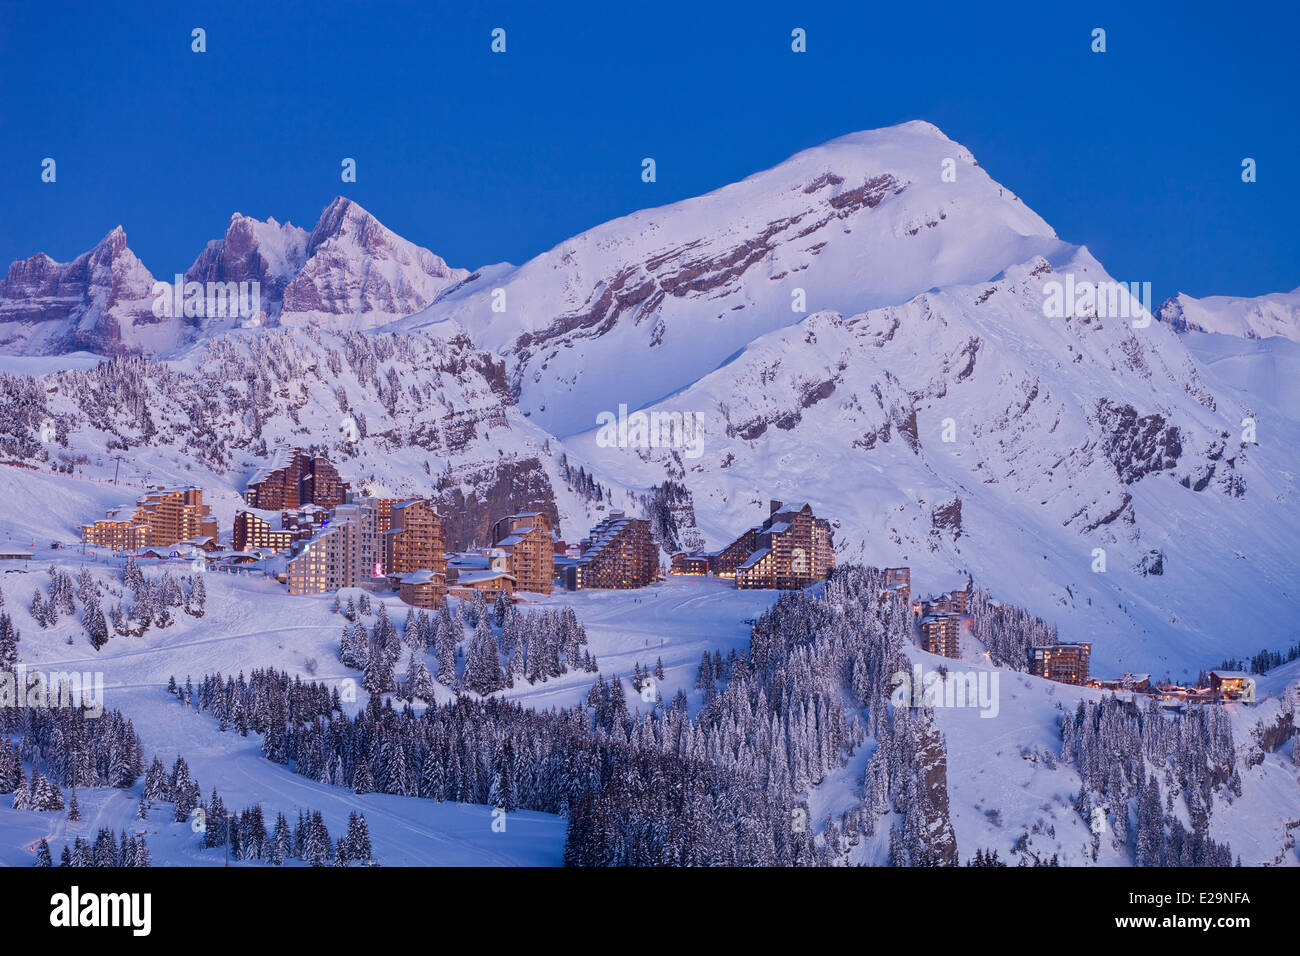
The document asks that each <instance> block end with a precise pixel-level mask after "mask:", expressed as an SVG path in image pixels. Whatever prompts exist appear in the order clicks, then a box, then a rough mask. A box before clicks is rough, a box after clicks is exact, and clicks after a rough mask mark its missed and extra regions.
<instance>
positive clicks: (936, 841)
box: [915, 712, 957, 866]
mask: <svg viewBox="0 0 1300 956" xmlns="http://www.w3.org/2000/svg"><path fill="white" fill-rule="evenodd" d="M917 719H918V728H917V736H918V744H917V751H916V758H915V760H916V763H915V766H916V779H917V785H918V787H919V788H920V794H919V795H918V796H919V797H920V799H919V800H918V803H919V805H920V806H921V807H923V808H924V811H923V812H924V813H925V818H924V820H923V822H922V828H923V832H924V835H925V844H924V846H925V851H926V855H927V856H928V858H929V859H928V861H927V862H929V863H930V864H931V865H937V866H953V865H956V863H957V834H956V833H955V832H954V831H953V828H952V818H951V816H950V814H949V810H948V754H947V751H946V749H945V748H944V743H943V737H942V735H941V734H940V733H939V731H938V729H937V728H936V727H935V726H934V724H933V722H932V720H931V719H930V717H929V715H928V714H924V713H923V712H918V718H917Z"/></svg>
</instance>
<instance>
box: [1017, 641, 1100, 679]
mask: <svg viewBox="0 0 1300 956" xmlns="http://www.w3.org/2000/svg"><path fill="white" fill-rule="evenodd" d="M1091 656H1092V644H1091V643H1090V642H1088V641H1078V642H1076V643H1073V644H1047V645H1043V646H1039V647H1031V648H1030V649H1029V673H1031V674H1033V675H1034V676H1035V677H1046V678H1047V679H1048V680H1054V681H1059V682H1060V683H1062V684H1085V683H1087V681H1088V659H1089V658H1090V657H1091Z"/></svg>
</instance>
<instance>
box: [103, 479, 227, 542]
mask: <svg viewBox="0 0 1300 956" xmlns="http://www.w3.org/2000/svg"><path fill="white" fill-rule="evenodd" d="M128 509H130V516H129V517H123V518H119V517H118V515H121V514H124V513H126V512H127V511H128ZM216 535H217V519H216V518H214V517H212V510H211V509H210V508H209V507H208V506H207V505H205V504H204V503H203V492H202V491H200V490H199V489H198V488H170V489H158V490H156V491H151V492H148V493H147V494H145V495H142V496H141V497H140V498H138V499H137V500H136V504H135V507H134V508H133V509H131V508H130V506H129V505H128V506H123V507H121V508H113V509H111V510H109V511H108V513H107V516H106V517H105V518H104V519H103V520H101V521H96V522H95V523H94V524H88V525H83V526H82V528H81V539H82V540H83V541H85V542H86V543H87V544H94V545H99V546H100V547H106V548H111V549H112V550H114V551H133V550H136V549H137V548H144V547H150V546H153V547H165V546H167V545H170V544H175V543H176V542H178V541H188V540H191V539H196V538H207V537H213V538H215V537H216Z"/></svg>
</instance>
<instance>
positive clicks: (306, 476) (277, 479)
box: [244, 448, 348, 511]
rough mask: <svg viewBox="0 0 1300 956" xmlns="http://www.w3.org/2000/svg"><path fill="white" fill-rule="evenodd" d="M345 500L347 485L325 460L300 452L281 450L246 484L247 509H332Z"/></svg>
mask: <svg viewBox="0 0 1300 956" xmlns="http://www.w3.org/2000/svg"><path fill="white" fill-rule="evenodd" d="M347 497H348V483H347V482H346V481H344V480H343V479H341V478H340V477H339V473H338V470H337V469H336V468H335V467H334V466H333V465H332V464H330V461H329V459H328V458H323V457H320V456H312V455H310V454H308V453H307V452H306V451H304V450H303V449H301V448H294V449H280V450H279V451H278V452H277V453H276V456H275V458H273V459H272V460H271V462H270V463H269V464H268V465H267V466H266V467H265V468H263V469H261V470H260V471H259V472H257V474H255V475H254V476H253V477H252V479H251V480H250V481H249V482H248V490H247V491H245V492H244V500H245V501H247V502H248V506H249V507H250V508H258V509H261V510H263V511H287V510H292V509H294V508H301V507H302V506H303V505H309V504H310V505H319V506H320V507H322V508H333V507H335V506H337V505H341V504H343V502H344V501H346V500H347Z"/></svg>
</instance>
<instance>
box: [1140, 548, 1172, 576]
mask: <svg viewBox="0 0 1300 956" xmlns="http://www.w3.org/2000/svg"><path fill="white" fill-rule="evenodd" d="M1136 570H1137V572H1138V573H1139V574H1141V575H1142V576H1143V577H1147V576H1148V575H1151V574H1154V575H1157V576H1159V575H1162V574H1164V573H1165V553H1164V552H1163V551H1156V550H1152V551H1148V552H1147V553H1146V554H1144V555H1142V560H1141V561H1139V562H1138V566H1137V568H1136Z"/></svg>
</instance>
